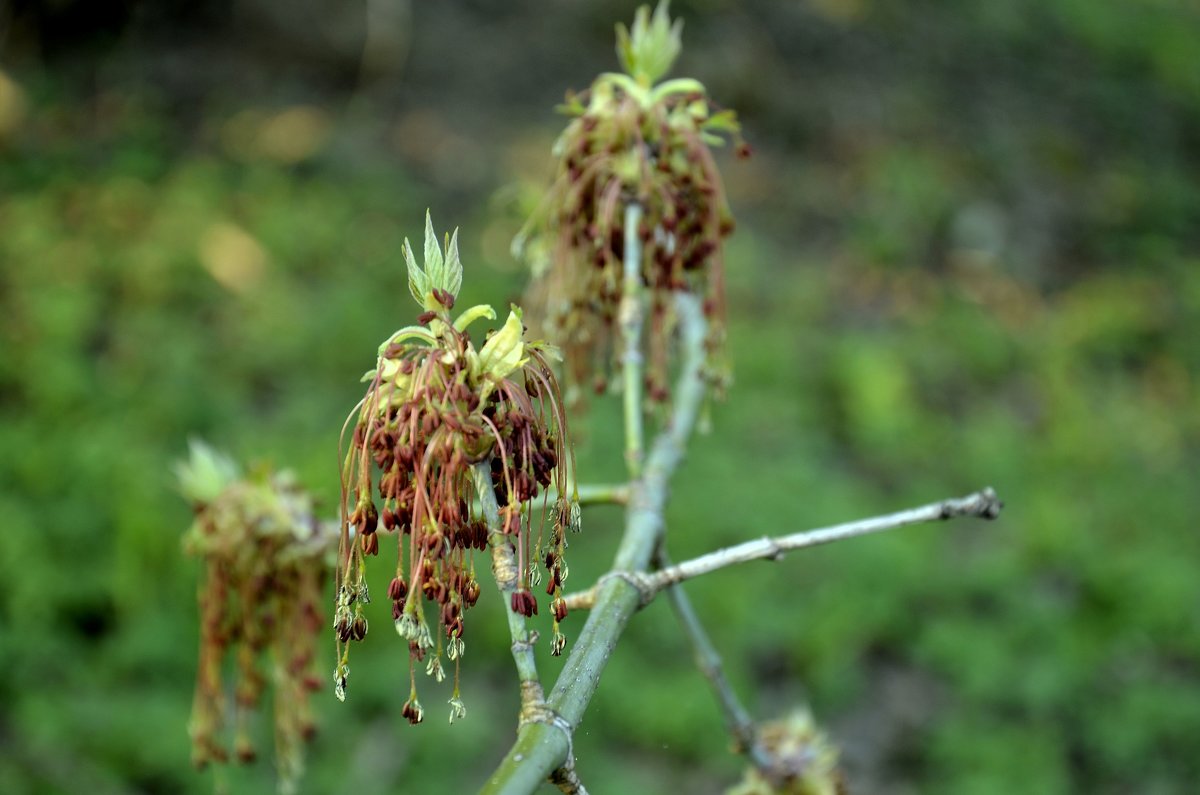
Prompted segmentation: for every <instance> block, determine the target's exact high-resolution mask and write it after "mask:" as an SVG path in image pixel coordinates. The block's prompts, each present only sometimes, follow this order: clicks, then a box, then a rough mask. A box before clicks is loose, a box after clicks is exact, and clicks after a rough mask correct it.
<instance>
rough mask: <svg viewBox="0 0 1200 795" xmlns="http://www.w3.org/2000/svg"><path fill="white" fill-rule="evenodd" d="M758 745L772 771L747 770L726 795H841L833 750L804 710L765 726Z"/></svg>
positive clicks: (834, 751) (843, 793) (844, 788)
mask: <svg viewBox="0 0 1200 795" xmlns="http://www.w3.org/2000/svg"><path fill="white" fill-rule="evenodd" d="M758 741H759V743H761V745H762V748H763V750H764V751H765V752H766V754H767V757H768V758H769V759H770V760H771V762H772V765H773V769H772V770H771V771H769V773H770V774H769V775H766V774H764V772H763V771H761V770H759V769H757V768H755V767H751V768H750V769H749V770H747V771H746V775H745V777H744V778H743V779H742V781H741V783H739V784H738V785H737V786H735V787H733V788H732V789H730V790H729V791H728V792H727V793H726V795H845V793H846V787H845V784H844V782H843V780H842V775H841V772H840V771H839V770H838V767H837V758H838V753H837V749H836V748H835V747H834V746H833V744H832V743H830V742H829V740H828V739H827V738H826V737H825V735H824V734H823V733H822V732H821V730H820V729H819V728H818V727H817V725H816V723H815V722H814V721H813V718H812V715H810V714H809V713H808V712H807V711H806V710H797V711H796V712H793V713H792V714H791V715H789V716H787V717H786V718H782V719H780V720H777V721H772V722H771V723H767V724H765V725H764V726H763V727H762V729H761V730H760V732H759V736H758Z"/></svg>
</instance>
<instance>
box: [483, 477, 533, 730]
mask: <svg viewBox="0 0 1200 795" xmlns="http://www.w3.org/2000/svg"><path fill="white" fill-rule="evenodd" d="M472 475H473V477H474V480H475V493H476V494H477V495H478V498H479V504H480V507H481V508H482V509H483V518H484V520H485V521H486V522H487V526H488V542H489V543H490V545H491V548H492V575H493V577H494V578H495V580H496V587H497V588H498V589H499V591H500V596H501V597H503V599H504V612H505V613H506V614H507V615H508V631H509V634H510V635H511V636H512V655H513V661H514V662H515V663H516V664H517V676H518V677H520V680H521V713H522V719H524V716H525V713H526V712H528V711H529V710H530V709H532V708H535V707H537V706H540V705H541V704H542V702H543V691H542V685H541V681H540V680H539V679H538V672H537V658H536V657H534V654H533V643H534V641H535V640H536V639H537V636H536V634H535V635H532V636H531V635H530V634H529V631H528V629H527V627H526V626H525V616H523V615H521V614H520V613H518V612H517V611H516V610H513V607H512V595H513V593H514V592H515V591H516V590H517V581H518V579H519V577H520V572H519V571H518V570H517V560H516V552H515V550H514V549H513V546H512V542H511V541H509V539H508V536H507V535H505V534H504V532H503V525H502V524H501V521H500V506H499V505H497V503H496V492H495V491H494V490H493V489H492V469H491V460H490V459H489V460H484V461H481V462H480V463H478V464H476V465H475V466H474V467H473V468H472Z"/></svg>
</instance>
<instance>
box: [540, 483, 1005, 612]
mask: <svg viewBox="0 0 1200 795" xmlns="http://www.w3.org/2000/svg"><path fill="white" fill-rule="evenodd" d="M1003 507H1004V503H1002V502H1001V501H1000V499H999V498H998V497H997V496H996V492H995V491H993V490H992V489H991V488H990V487H989V488H985V489H982V490H980V491H977V492H975V493H974V494H968V495H967V496H966V497H958V498H953V499H948V500H942V501H941V502H933V503H929V504H928V505H922V506H920V507H919V508H909V509H908V510H905V511H897V512H896V513H889V514H885V515H883V516H874V517H871V518H870V519H860V520H858V521H856V522H846V523H844V524H836V525H831V526H829V527H820V528H817V529H815V530H805V531H803V532H799V533H792V534H791V535H786V536H779V537H775V538H772V537H769V536H764V537H763V538H757V539H754V540H753V541H746V542H744V543H741V544H737V545H735V546H732V547H725V548H724V549H718V550H717V551H715V552H709V553H708V554H706V555H701V556H699V557H696V558H692V559H691V560H687V561H684V562H683V563H677V564H675V565H673V566H667V567H664V568H662V569H660V570H659V571H656V572H651V573H645V572H629V573H626V574H625V575H624V577H625V578H626V579H633V580H635V581H636V582H635V585H636V587H638V588H640V589H641V590H642V592H643V593H644V594H645V595H646V596H647V597H648V598H646V599H645V600H644V601H645V602H647V603H648V602H649V601H650V599H652V598H653V597H654V596H655V595H656V594H658V592H659V591H661V590H663V589H664V588H667V587H669V586H671V585H674V584H676V583H680V582H683V581H684V580H690V579H692V578H693V577H699V576H700V575H702V574H710V573H712V572H714V571H717V570H718V569H723V568H725V567H726V566H733V565H736V564H739V563H749V562H750V561H752V560H761V559H763V558H769V559H771V560H778V559H779V558H781V557H783V555H784V554H785V553H787V552H792V551H794V550H797V549H804V548H805V547H815V546H818V545H820V544H828V543H831V542H834V541H842V540H844V539H847V538H855V537H856V536H863V535H870V534H872V533H881V532H884V531H886V530H896V529H898V528H901V527H907V526H908V525H913V524H921V523H922V522H934V521H938V520H941V519H953V518H954V517H957V516H976V517H979V518H981V519H995V518H996V517H997V516H999V515H1000V510H1001V508H1003ZM608 576H609V575H605V576H604V577H601V578H600V580H598V581H597V582H596V584H595V585H593V586H592V587H590V588H588V589H586V590H583V591H578V592H576V593H572V594H567V595H566V596H564V597H563V598H564V599H565V600H566V603H567V609H569V610H587V609H589V608H591V607H592V606H593V605H594V604H595V603H596V595H597V594H598V593H599V591H600V590H601V588H602V586H603V583H604V581H605V579H606V578H607V577H608Z"/></svg>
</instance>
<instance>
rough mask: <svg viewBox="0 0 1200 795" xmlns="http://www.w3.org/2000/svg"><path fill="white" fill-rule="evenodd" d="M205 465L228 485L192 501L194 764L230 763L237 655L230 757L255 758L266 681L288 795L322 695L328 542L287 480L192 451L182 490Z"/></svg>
mask: <svg viewBox="0 0 1200 795" xmlns="http://www.w3.org/2000/svg"><path fill="white" fill-rule="evenodd" d="M205 460H207V462H208V463H212V462H214V461H215V462H217V463H218V464H220V465H221V466H223V467H226V469H227V472H228V474H229V475H230V477H229V479H228V481H227V482H225V483H223V484H220V485H219V486H218V485H213V486H212V487H211V488H210V489H209V493H208V494H206V495H204V496H203V497H200V496H198V495H196V494H189V495H188V496H189V497H191V498H192V504H193V509H194V511H195V515H196V518H195V522H194V523H193V525H192V528H191V530H190V531H189V532H188V534H187V536H186V538H185V546H186V548H187V550H188V551H189V552H190V553H192V554H194V555H198V556H200V557H202V558H203V559H204V562H205V575H204V583H203V586H202V589H201V592H200V597H199V602H200V614H201V616H200V660H199V669H198V672H197V676H196V692H195V699H194V703H193V708H192V720H191V726H190V733H191V737H192V759H193V761H194V762H195V764H196V765H197V766H198V767H204V766H206V765H207V764H208V763H209V762H226V761H228V759H229V754H228V753H227V751H226V746H225V744H224V742H223V741H222V739H221V735H222V734H223V730H224V728H225V726H226V724H227V722H228V721H227V716H226V709H227V708H226V695H225V688H224V685H223V683H222V673H221V671H222V667H223V663H224V661H225V658H226V657H227V656H228V655H229V654H231V653H233V654H235V655H236V667H237V683H236V687H235V693H234V703H235V705H236V713H235V718H234V725H235V728H234V740H233V753H234V756H235V757H236V758H237V759H238V761H240V762H243V763H248V762H251V761H253V760H254V759H255V757H256V756H257V751H256V748H255V744H254V742H253V740H252V738H251V732H250V719H251V716H252V715H253V713H254V711H255V710H256V709H257V707H258V705H259V703H260V701H261V699H262V695H263V692H264V690H265V688H266V686H267V684H268V681H270V683H271V684H272V685H273V686H274V689H275V694H274V702H275V706H274V716H275V745H276V764H277V765H278V768H279V771H280V785H281V789H283V790H284V791H288V790H289V789H290V788H291V787H292V786H293V785H294V783H295V782H296V781H297V779H298V778H299V776H300V773H301V772H302V769H303V761H304V760H303V745H304V741H306V740H308V739H310V738H311V737H312V736H313V735H314V733H315V731H316V728H315V724H314V722H313V718H312V713H311V710H310V706H309V695H310V693H312V692H313V691H315V690H318V689H319V688H320V680H319V679H318V678H317V676H316V675H315V673H314V671H313V668H314V665H313V664H314V644H315V641H316V637H317V634H318V632H319V630H320V626H321V625H322V624H323V623H324V619H322V617H321V613H322V611H321V608H320V603H321V600H322V596H321V593H322V590H323V586H324V582H325V573H326V571H327V567H328V565H329V560H328V558H329V553H328V546H327V543H326V542H327V539H328V535H327V533H326V532H323V531H322V529H321V528H320V526H319V525H318V524H317V522H316V520H315V519H314V518H313V512H312V501H311V500H310V498H309V497H308V496H307V494H305V493H304V492H303V491H301V490H300V489H299V488H298V487H297V486H296V484H295V482H294V481H293V480H292V478H291V477H290V476H288V475H286V474H277V475H270V476H268V475H262V476H260V477H257V478H254V479H241V478H237V477H233V472H234V470H233V468H232V464H230V463H228V461H227V460H225V459H221V458H220V457H218V456H217V455H216V454H215V453H213V452H212V451H210V450H207V448H204V447H203V446H200V445H195V446H194V447H193V459H192V462H191V463H189V464H186V465H184V466H182V467H181V468H180V472H181V477H182V479H183V480H184V481H185V491H187V490H188V486H187V484H188V482H189V478H190V479H191V482H193V483H194V482H195V479H196V473H197V472H201V473H202V474H203V470H204V467H203V464H204V463H205ZM197 461H200V462H201V465H200V466H198V465H197ZM210 474H211V472H210ZM265 666H269V667H270V670H271V671H272V678H271V680H268V678H267V676H266V674H265V673H264V667H265Z"/></svg>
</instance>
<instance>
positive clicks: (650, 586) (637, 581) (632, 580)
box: [596, 569, 659, 607]
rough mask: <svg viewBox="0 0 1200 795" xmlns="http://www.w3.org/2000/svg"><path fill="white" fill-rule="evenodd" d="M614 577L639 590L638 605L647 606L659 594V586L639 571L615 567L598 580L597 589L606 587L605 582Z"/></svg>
mask: <svg viewBox="0 0 1200 795" xmlns="http://www.w3.org/2000/svg"><path fill="white" fill-rule="evenodd" d="M612 579H618V580H624V581H625V582H627V583H629V584H630V585H632V586H633V587H634V589H635V590H637V592H638V607H645V606H646V605H648V604H650V603H651V602H653V601H654V597H655V595H657V594H658V591H659V588H657V587H655V584H654V583H653V582H652V581H651V580H650V578H649V577H647V576H646V575H645V574H642V573H641V572H639V571H625V570H624V569H614V570H612V571H610V572H608V573H606V574H604V575H603V576H601V577H600V579H598V580H596V590H597V591H598V590H600V589H601V588H603V587H604V584H605V583H606V582H608V581H609V580H612Z"/></svg>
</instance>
